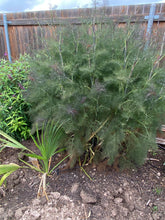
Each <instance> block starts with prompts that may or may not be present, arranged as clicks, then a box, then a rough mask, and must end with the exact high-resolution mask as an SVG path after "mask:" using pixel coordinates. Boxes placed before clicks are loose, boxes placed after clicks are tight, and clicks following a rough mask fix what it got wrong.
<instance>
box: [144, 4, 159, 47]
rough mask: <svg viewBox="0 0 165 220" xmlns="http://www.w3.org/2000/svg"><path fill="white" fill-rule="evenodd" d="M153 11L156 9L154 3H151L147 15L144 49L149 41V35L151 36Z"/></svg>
mask: <svg viewBox="0 0 165 220" xmlns="http://www.w3.org/2000/svg"><path fill="white" fill-rule="evenodd" d="M155 11H156V4H152V5H151V7H150V13H149V16H148V25H147V32H146V44H145V49H147V48H148V46H149V43H150V37H151V31H152V26H153V22H154V16H155Z"/></svg>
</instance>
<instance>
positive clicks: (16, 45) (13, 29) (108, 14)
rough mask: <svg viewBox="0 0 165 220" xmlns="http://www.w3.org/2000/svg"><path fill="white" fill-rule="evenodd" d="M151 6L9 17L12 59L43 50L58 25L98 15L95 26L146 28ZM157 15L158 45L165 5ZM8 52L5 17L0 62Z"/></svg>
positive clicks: (78, 22) (164, 22) (87, 20)
mask: <svg viewBox="0 0 165 220" xmlns="http://www.w3.org/2000/svg"><path fill="white" fill-rule="evenodd" d="M150 6H151V5H129V6H115V7H103V8H99V9H96V10H95V9H91V8H87V9H69V10H51V11H50V10H49V11H39V12H19V13H8V14H7V20H8V21H10V24H9V25H8V27H9V28H8V30H9V40H10V45H11V54H12V57H13V58H14V59H17V58H18V57H19V55H20V54H24V53H25V52H26V53H30V51H31V50H33V49H39V48H41V47H42V44H43V43H44V42H43V40H42V38H43V39H47V38H50V37H53V36H54V35H55V34H54V33H55V32H56V28H57V26H58V25H61V24H62V25H66V24H68V23H69V24H72V25H81V24H83V23H91V22H92V18H91V17H92V15H96V23H97V22H100V21H102V22H105V23H106V22H109V21H110V20H113V21H115V22H117V23H121V24H124V23H125V22H128V21H131V22H132V23H134V22H140V23H142V24H144V25H145V28H146V26H147V20H145V19H144V17H145V16H146V15H149V11H150ZM156 14H157V15H159V18H158V19H157V20H154V30H153V34H154V35H156V36H157V40H158V41H159V40H160V39H161V36H162V34H163V33H164V31H165V3H162V4H157V7H156ZM51 25H52V26H51ZM54 31H55V32H54ZM5 52H7V49H6V43H5V36H4V27H3V15H2V14H0V58H2V57H3V56H4V53H5Z"/></svg>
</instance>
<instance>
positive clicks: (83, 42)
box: [27, 23, 165, 166]
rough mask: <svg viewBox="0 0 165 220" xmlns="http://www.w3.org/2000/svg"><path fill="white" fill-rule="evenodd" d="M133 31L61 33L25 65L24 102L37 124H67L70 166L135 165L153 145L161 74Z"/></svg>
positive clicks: (102, 28) (100, 28)
mask: <svg viewBox="0 0 165 220" xmlns="http://www.w3.org/2000/svg"><path fill="white" fill-rule="evenodd" d="M140 33H141V32H139V29H138V27H137V26H136V25H135V26H130V25H129V24H128V25H126V26H125V27H124V28H119V27H118V26H117V25H114V24H112V23H110V24H101V23H100V24H98V25H97V26H95V25H94V24H92V23H91V24H90V25H81V26H68V27H60V28H59V31H58V32H56V40H52V41H50V42H49V43H48V44H47V46H46V48H45V49H44V50H41V51H38V52H37V53H36V54H35V55H34V57H33V60H32V62H31V77H32V78H33V80H32V81H31V85H30V87H29V89H28V93H27V100H28V102H29V103H30V104H31V106H32V108H31V110H30V115H31V117H32V121H33V125H34V126H33V128H35V124H36V123H37V124H39V125H40V126H42V123H43V122H44V121H47V120H49V119H58V120H59V119H60V120H61V121H63V120H67V122H66V123H65V124H64V128H65V131H66V132H67V134H68V137H69V138H68V143H67V150H68V152H69V153H70V154H71V158H72V160H71V162H72V164H71V165H74V163H75V161H76V160H77V159H78V158H79V159H80V161H81V162H82V164H89V163H91V162H92V161H98V160H103V159H105V158H108V161H109V164H113V163H114V162H115V160H118V161H119V164H120V166H125V165H129V166H130V165H141V164H143V162H144V159H145V157H146V154H147V151H148V149H149V148H151V147H153V146H155V135H156V129H157V128H158V127H159V125H160V123H161V122H162V121H161V120H162V113H163V111H164V109H165V108H164V107H165V100H164V97H165V96H164V94H165V91H164V82H165V77H164V70H163V69H162V68H160V67H159V63H160V60H161V59H162V58H163V55H162V54H161V56H159V55H160V52H159V51H158V50H155V49H154V48H149V49H147V50H146V49H144V48H145V45H144V41H143V40H142V37H141V34H140Z"/></svg>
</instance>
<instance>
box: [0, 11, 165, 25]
mask: <svg viewBox="0 0 165 220" xmlns="http://www.w3.org/2000/svg"><path fill="white" fill-rule="evenodd" d="M110 20H113V21H118V23H120V22H121V23H125V22H127V21H128V20H129V21H130V22H144V21H145V18H144V16H142V15H132V16H127V15H122V16H109V17H106V18H102V17H101V18H99V17H97V18H96V19H95V21H96V23H99V22H102V23H104V22H109V21H110ZM154 21H160V22H162V21H165V13H162V14H160V15H159V18H158V19H154ZM9 22H10V23H9V26H33V25H35V26H40V25H51V24H54V25H64V24H68V23H70V24H85V23H89V22H92V18H67V19H65V18H52V19H38V18H35V19H16V20H10V21H9ZM0 26H3V21H0Z"/></svg>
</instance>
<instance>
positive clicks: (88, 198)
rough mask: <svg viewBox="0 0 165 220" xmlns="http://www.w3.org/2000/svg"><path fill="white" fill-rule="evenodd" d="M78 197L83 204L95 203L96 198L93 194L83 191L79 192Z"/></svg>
mask: <svg viewBox="0 0 165 220" xmlns="http://www.w3.org/2000/svg"><path fill="white" fill-rule="evenodd" d="M80 196H81V199H82V201H83V203H93V204H94V203H96V202H97V199H96V196H95V195H94V194H92V193H88V192H85V191H84V190H82V191H81V192H80Z"/></svg>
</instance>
